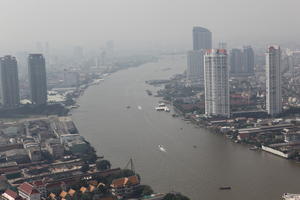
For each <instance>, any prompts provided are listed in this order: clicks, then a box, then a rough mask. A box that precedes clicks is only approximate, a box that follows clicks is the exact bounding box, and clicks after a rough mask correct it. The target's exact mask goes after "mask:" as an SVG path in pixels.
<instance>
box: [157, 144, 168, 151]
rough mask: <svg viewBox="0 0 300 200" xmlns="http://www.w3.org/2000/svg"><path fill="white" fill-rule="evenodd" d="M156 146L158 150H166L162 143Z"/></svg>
mask: <svg viewBox="0 0 300 200" xmlns="http://www.w3.org/2000/svg"><path fill="white" fill-rule="evenodd" d="M158 148H159V150H160V151H163V152H166V151H167V150H166V149H165V148H164V146H163V145H161V144H160V145H158Z"/></svg>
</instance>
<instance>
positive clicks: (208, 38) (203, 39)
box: [193, 27, 212, 50]
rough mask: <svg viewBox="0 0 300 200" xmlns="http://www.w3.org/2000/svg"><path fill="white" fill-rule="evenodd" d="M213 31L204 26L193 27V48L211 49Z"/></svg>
mask: <svg viewBox="0 0 300 200" xmlns="http://www.w3.org/2000/svg"><path fill="white" fill-rule="evenodd" d="M211 48H212V33H211V32H210V31H209V30H208V29H206V28H202V27H194V28H193V50H201V49H211Z"/></svg>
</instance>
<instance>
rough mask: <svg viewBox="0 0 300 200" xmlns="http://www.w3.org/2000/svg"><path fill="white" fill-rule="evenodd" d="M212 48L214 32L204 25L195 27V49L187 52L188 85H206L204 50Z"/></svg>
mask: <svg viewBox="0 0 300 200" xmlns="http://www.w3.org/2000/svg"><path fill="white" fill-rule="evenodd" d="M211 48H212V34H211V32H210V31H209V30H207V29H206V28H202V27H194V28H193V50H192V51H189V52H188V53H187V77H186V78H187V85H189V86H200V87H202V86H203V85H204V81H203V76H204V74H203V72H204V61H203V56H204V52H205V51H206V50H207V49H211Z"/></svg>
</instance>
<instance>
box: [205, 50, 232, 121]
mask: <svg viewBox="0 0 300 200" xmlns="http://www.w3.org/2000/svg"><path fill="white" fill-rule="evenodd" d="M228 78H229V72H228V55H227V51H226V50H225V49H212V50H207V51H206V53H205V55H204V88H205V114H206V115H208V116H222V117H230V100H229V80H228Z"/></svg>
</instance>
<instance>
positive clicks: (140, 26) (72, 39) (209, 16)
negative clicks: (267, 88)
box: [0, 0, 300, 53]
mask: <svg viewBox="0 0 300 200" xmlns="http://www.w3.org/2000/svg"><path fill="white" fill-rule="evenodd" d="M0 7H1V12H0V24H1V34H0V35H1V37H0V52H5V53H6V52H9V51H24V50H31V49H34V48H35V45H36V43H37V42H42V43H45V42H48V43H49V44H50V45H51V47H53V46H55V47H64V46H66V45H82V46H86V47H100V46H101V45H103V44H105V42H106V41H108V40H113V41H114V42H115V44H116V47H118V48H120V49H163V48H169V49H170V48H174V49H189V48H191V46H192V27H193V26H202V27H205V28H208V29H209V30H211V31H212V33H213V42H214V46H217V44H218V42H219V41H222V42H227V43H228V46H230V47H236V46H242V45H244V44H250V45H261V46H263V45H265V44H268V43H276V44H300V39H299V35H300V21H299V20H298V8H299V7H300V1H297V0H285V1H283V0H259V1H258V0H242V1H241V0H226V1H220V0H209V1H207V0H206V1H204V0H89V1H86V0H64V1H62V0H44V1H41V0H26V1H18V0H2V1H1V3H0Z"/></svg>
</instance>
